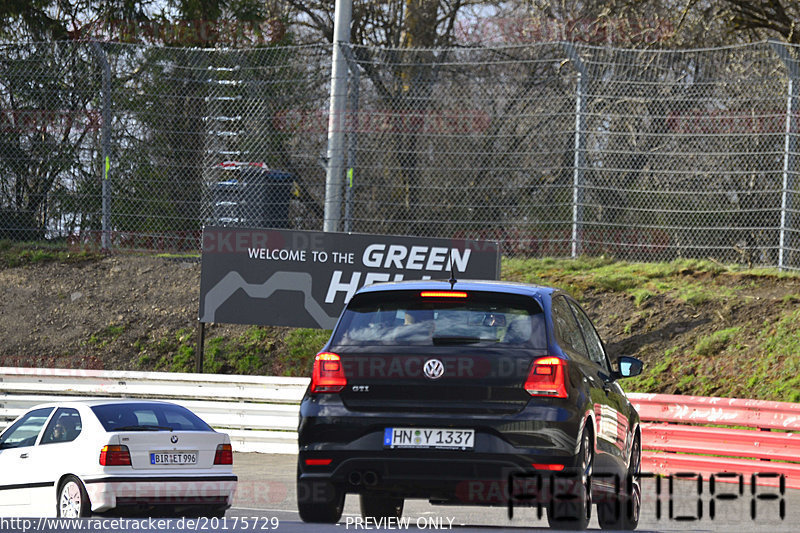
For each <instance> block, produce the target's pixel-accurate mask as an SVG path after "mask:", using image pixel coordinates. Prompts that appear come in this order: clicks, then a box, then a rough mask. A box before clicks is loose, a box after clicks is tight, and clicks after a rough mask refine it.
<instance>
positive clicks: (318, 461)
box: [306, 459, 333, 466]
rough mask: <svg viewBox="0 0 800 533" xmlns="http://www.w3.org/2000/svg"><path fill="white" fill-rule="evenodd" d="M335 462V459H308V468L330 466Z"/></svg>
mask: <svg viewBox="0 0 800 533" xmlns="http://www.w3.org/2000/svg"><path fill="white" fill-rule="evenodd" d="M332 462H333V459H306V465H308V466H328V465H329V464H331V463H332Z"/></svg>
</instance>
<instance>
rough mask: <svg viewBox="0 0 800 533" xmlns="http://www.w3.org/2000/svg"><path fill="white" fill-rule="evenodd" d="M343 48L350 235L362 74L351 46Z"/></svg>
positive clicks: (346, 200) (346, 199)
mask: <svg viewBox="0 0 800 533" xmlns="http://www.w3.org/2000/svg"><path fill="white" fill-rule="evenodd" d="M341 47H342V52H343V53H344V57H345V58H346V59H347V67H348V72H349V74H350V76H351V77H350V79H349V81H350V114H351V116H352V119H351V123H350V125H349V126H350V127H349V128H348V134H347V164H346V167H347V181H346V183H345V197H344V231H345V233H350V232H351V231H353V174H354V173H355V166H356V150H357V149H358V92H359V87H360V86H359V82H360V80H361V72H360V70H359V68H358V62H357V61H356V58H355V56H354V55H353V50H352V49H351V48H350V45H349V44H347V45H346V44H342V45H341Z"/></svg>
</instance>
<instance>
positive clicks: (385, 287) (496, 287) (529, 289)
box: [358, 280, 558, 296]
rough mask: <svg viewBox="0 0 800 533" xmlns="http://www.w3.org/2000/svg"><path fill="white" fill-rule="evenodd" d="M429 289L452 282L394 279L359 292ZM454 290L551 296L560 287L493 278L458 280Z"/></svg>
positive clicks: (443, 287)
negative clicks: (494, 279)
mask: <svg viewBox="0 0 800 533" xmlns="http://www.w3.org/2000/svg"><path fill="white" fill-rule="evenodd" d="M428 290H436V291H442V290H447V291H449V290H451V286H450V282H449V281H447V280H422V281H420V280H416V281H394V282H387V283H376V284H374V285H369V286H367V287H362V288H361V289H360V290H359V291H358V294H362V293H372V292H386V291H428ZM452 290H459V291H485V292H504V293H507V294H519V295H522V296H549V295H551V294H552V293H553V292H555V291H556V290H558V289H555V288H553V287H544V286H539V285H530V284H527V283H516V282H513V281H492V280H458V281H456V283H455V284H454V285H453V287H452Z"/></svg>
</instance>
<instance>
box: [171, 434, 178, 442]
mask: <svg viewBox="0 0 800 533" xmlns="http://www.w3.org/2000/svg"><path fill="white" fill-rule="evenodd" d="M169 441H170V442H171V443H172V444H175V443H176V442H178V436H177V435H173V436H171V437H170V438H169Z"/></svg>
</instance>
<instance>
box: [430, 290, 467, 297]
mask: <svg viewBox="0 0 800 533" xmlns="http://www.w3.org/2000/svg"><path fill="white" fill-rule="evenodd" d="M419 295H420V296H422V297H423V298H466V297H467V293H466V292H460V291H422V292H421V293H419Z"/></svg>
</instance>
